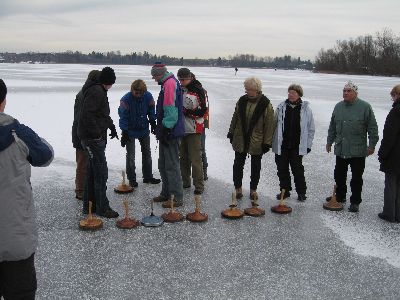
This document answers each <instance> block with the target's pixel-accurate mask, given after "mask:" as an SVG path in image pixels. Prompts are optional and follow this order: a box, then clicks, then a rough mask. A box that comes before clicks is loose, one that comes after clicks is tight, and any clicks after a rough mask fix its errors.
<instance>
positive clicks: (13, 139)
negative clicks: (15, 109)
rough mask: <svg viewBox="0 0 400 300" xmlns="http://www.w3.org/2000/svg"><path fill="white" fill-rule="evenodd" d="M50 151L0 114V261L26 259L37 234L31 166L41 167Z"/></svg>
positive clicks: (32, 134)
mask: <svg viewBox="0 0 400 300" xmlns="http://www.w3.org/2000/svg"><path fill="white" fill-rule="evenodd" d="M52 159H53V148H52V147H51V146H50V145H49V144H48V143H47V142H46V141H45V140H44V139H42V138H40V137H39V136H38V135H37V134H36V133H35V132H34V131H33V130H32V129H30V128H29V127H27V126H25V125H22V124H20V123H19V122H18V121H17V120H15V119H14V118H13V117H11V116H9V115H6V114H5V113H0V262H3V261H18V260H23V259H27V258H28V257H29V256H31V255H32V253H34V252H35V251H36V247H37V243H38V233H37V229H36V221H35V206H34V203H33V195H32V187H31V182H30V177H31V166H35V167H44V166H47V165H48V164H50V162H51V161H52Z"/></svg>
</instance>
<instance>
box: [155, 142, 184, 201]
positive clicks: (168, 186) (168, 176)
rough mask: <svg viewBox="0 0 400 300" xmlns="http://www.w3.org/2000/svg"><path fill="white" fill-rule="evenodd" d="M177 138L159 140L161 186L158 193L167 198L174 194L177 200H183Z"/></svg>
mask: <svg viewBox="0 0 400 300" xmlns="http://www.w3.org/2000/svg"><path fill="white" fill-rule="evenodd" d="M179 143H180V140H179V139H171V140H168V141H163V142H160V146H159V147H160V148H159V155H158V169H159V170H160V175H161V180H162V187H161V193H160V195H161V196H163V197H164V198H167V199H169V198H170V197H171V195H174V197H175V200H176V201H177V202H182V201H183V185H182V176H181V168H180V160H179Z"/></svg>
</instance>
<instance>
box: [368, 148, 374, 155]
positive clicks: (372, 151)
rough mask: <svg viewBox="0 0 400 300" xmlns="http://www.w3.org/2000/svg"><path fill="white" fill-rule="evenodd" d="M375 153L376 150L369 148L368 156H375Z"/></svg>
mask: <svg viewBox="0 0 400 300" xmlns="http://www.w3.org/2000/svg"><path fill="white" fill-rule="evenodd" d="M374 152H375V149H373V148H370V147H368V148H367V154H368V156H370V155H372V154H374Z"/></svg>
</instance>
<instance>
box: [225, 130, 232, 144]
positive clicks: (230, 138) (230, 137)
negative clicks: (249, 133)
mask: <svg viewBox="0 0 400 300" xmlns="http://www.w3.org/2000/svg"><path fill="white" fill-rule="evenodd" d="M226 137H227V138H228V139H229V142H230V143H231V144H232V141H233V134H232V133H230V132H228V134H227V135H226Z"/></svg>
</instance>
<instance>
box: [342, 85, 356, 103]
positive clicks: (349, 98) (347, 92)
mask: <svg viewBox="0 0 400 300" xmlns="http://www.w3.org/2000/svg"><path fill="white" fill-rule="evenodd" d="M356 98H357V93H356V92H355V91H353V90H352V89H349V88H346V87H345V88H344V89H343V100H344V101H346V102H353V101H354V100H355V99H356Z"/></svg>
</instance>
